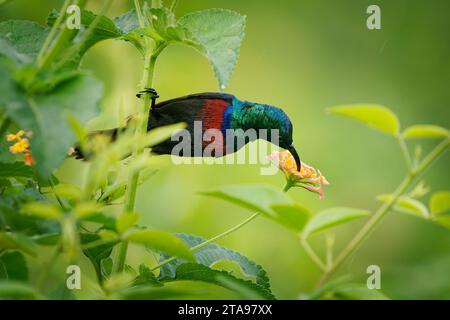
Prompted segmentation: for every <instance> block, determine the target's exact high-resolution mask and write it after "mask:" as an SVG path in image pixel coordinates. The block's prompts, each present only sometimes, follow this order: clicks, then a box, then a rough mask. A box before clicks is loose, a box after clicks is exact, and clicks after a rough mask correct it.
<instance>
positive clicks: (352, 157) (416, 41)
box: [0, 0, 450, 299]
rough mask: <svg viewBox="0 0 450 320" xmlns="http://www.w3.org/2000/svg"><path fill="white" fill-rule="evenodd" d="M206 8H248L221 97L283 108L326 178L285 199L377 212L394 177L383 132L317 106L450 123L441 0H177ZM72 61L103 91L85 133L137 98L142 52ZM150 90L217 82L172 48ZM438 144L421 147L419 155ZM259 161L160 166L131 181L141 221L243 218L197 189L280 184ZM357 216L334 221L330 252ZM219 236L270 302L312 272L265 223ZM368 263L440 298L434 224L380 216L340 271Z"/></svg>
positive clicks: (432, 174) (179, 227)
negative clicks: (265, 286)
mask: <svg viewBox="0 0 450 320" xmlns="http://www.w3.org/2000/svg"><path fill="white" fill-rule="evenodd" d="M101 3H102V2H101V1H92V0H91V1H88V8H90V9H92V10H93V11H94V12H95V11H98V10H99V8H100V6H101ZM61 4H62V1H50V0H46V1H38V0H14V1H12V2H11V3H8V4H7V5H5V6H3V7H2V9H1V12H0V19H1V20H2V21H3V20H7V19H29V20H34V21H37V22H39V23H41V24H44V23H45V19H46V15H47V14H48V12H49V11H50V10H51V9H52V8H59V7H60V6H61ZM370 4H378V5H379V6H380V7H381V15H382V29H381V30H373V31H371V30H368V29H367V28H366V18H367V16H368V15H367V14H366V8H367V7H368V6H369V5H370ZM131 7H132V1H127V0H116V1H114V4H113V6H112V7H111V8H110V10H109V11H108V16H109V17H114V16H117V15H120V14H122V13H124V12H126V11H128V10H129V9H130V8H131ZM214 7H220V8H229V9H232V10H235V11H238V12H239V13H241V14H245V15H247V29H246V36H245V38H244V41H243V45H242V48H241V55H240V59H239V62H238V64H237V67H236V69H235V71H234V74H233V77H232V79H231V82H230V84H229V86H228V88H227V89H226V91H227V92H230V93H233V94H235V95H237V96H238V97H239V98H241V99H245V100H251V101H256V102H263V103H267V104H272V105H276V106H279V107H282V108H283V109H284V110H285V111H286V112H287V113H288V115H289V116H290V117H291V119H292V121H293V124H294V142H295V145H296V147H297V149H298V150H299V152H300V155H301V156H302V160H303V161H305V162H307V163H308V164H311V165H313V166H315V167H317V168H320V170H321V171H322V173H324V175H325V176H326V177H327V179H328V180H329V181H330V182H331V185H330V186H329V187H327V188H326V196H325V198H324V199H323V200H319V198H318V196H317V195H315V194H311V193H308V192H307V191H305V190H303V189H301V190H300V189H293V190H291V191H290V193H289V194H290V196H291V197H292V198H293V199H295V200H296V201H297V202H298V203H301V204H303V205H305V206H306V207H308V208H310V209H312V210H313V211H318V210H320V209H324V208H327V207H331V206H350V207H356V208H359V207H360V208H368V209H370V210H371V211H374V210H376V208H377V207H378V206H379V202H377V201H376V199H375V197H376V195H378V194H381V193H386V192H391V191H393V189H394V188H395V187H396V186H397V184H398V183H399V182H400V180H401V179H402V177H403V176H404V174H405V166H404V164H403V159H402V156H401V153H400V150H399V148H398V146H397V145H396V143H395V141H394V140H393V139H391V138H389V137H387V136H384V135H382V134H379V133H377V132H375V131H372V130H370V129H367V128H366V127H364V126H362V125H360V124H357V123H354V122H352V121H350V120H347V119H342V118H335V117H332V116H328V115H327V114H326V108H327V107H329V106H333V105H338V104H347V103H359V102H363V103H364V102H369V103H378V104H382V105H386V106H387V107H389V108H391V109H392V110H393V111H394V112H395V113H396V114H397V115H398V116H399V118H400V121H401V125H402V127H403V128H405V127H407V126H409V125H412V124H417V123H430V124H436V125H440V126H443V127H447V128H449V127H450V104H449V103H450V89H449V88H450V81H449V80H450V59H449V57H450V41H449V31H450V19H449V13H450V2H449V1H447V0H442V1H424V0H420V1H419V0H414V1H413V0H410V1H407V0H397V1H375V0H371V1H365V0H340V1H331V0H328V1H325V0H314V1H313V0H307V1H291V0H278V1H261V0H246V1H238V0H222V1H219V0H209V1H206V0H203V1H201V0H189V1H188V0H184V1H183V0H181V1H180V4H179V6H178V8H177V15H178V16H181V15H183V14H185V13H187V12H190V11H195V10H201V9H207V8H214ZM83 67H84V68H87V69H90V70H92V71H93V73H94V74H95V75H96V76H97V77H98V78H99V79H101V80H102V81H103V83H104V86H105V97H104V100H103V103H102V108H103V110H102V113H101V115H100V116H99V117H98V118H97V119H94V120H93V121H92V123H90V124H89V126H90V128H108V127H113V126H116V125H117V123H118V122H119V116H118V114H120V112H119V110H120V108H121V106H122V108H124V109H125V111H124V112H125V115H126V114H131V113H133V112H134V111H135V110H136V107H137V106H136V105H137V100H136V99H135V97H134V94H135V92H136V91H137V84H138V81H139V79H140V77H141V74H142V60H141V57H140V56H139V54H138V53H137V52H136V50H135V49H134V48H133V47H132V46H131V45H129V44H127V43H124V42H121V41H114V40H108V41H104V42H102V43H100V44H98V45H96V46H95V47H94V48H93V49H92V50H91V51H90V52H89V53H88V54H87V57H86V58H85V60H84V61H83ZM154 86H155V88H157V90H158V93H159V94H160V96H161V99H169V98H173V97H176V96H180V95H185V94H189V93H195V92H203V91H217V90H218V87H217V81H216V80H215V78H214V76H213V72H212V70H211V68H210V66H209V64H208V62H207V60H206V59H205V58H203V57H202V56H201V55H199V54H198V53H197V52H196V51H194V50H192V49H190V48H187V47H183V46H171V47H169V48H168V49H167V50H166V51H165V52H164V53H163V54H162V55H161V57H160V59H159V61H158V63H157V67H156V74H155V82H154ZM435 142H436V141H429V142H426V143H425V144H424V146H425V151H426V150H429V148H431V147H432V146H433V144H434V143H435ZM412 147H413V145H411V150H412ZM166 160H167V163H169V159H166ZM449 160H450V154H449V153H447V154H445V155H444V156H443V157H442V158H441V159H439V161H438V162H437V163H435V165H434V166H433V167H432V168H431V170H429V171H428V172H427V173H426V175H425V176H424V177H423V178H424V180H425V181H426V183H427V184H428V185H429V186H430V187H431V189H432V190H433V191H438V190H444V189H448V188H449V180H450V173H449V169H448V168H449ZM86 166H87V164H85V163H81V162H77V161H74V160H67V161H66V162H65V163H64V164H63V166H62V167H61V169H60V170H59V171H58V174H57V176H58V177H59V178H60V180H61V181H63V182H73V181H78V182H81V180H82V177H83V174H82V173H83V172H85V169H86ZM259 169H260V167H259V166H258V165H222V166H221V165H206V164H205V165H181V166H173V165H170V163H169V165H168V166H166V167H165V168H164V169H163V170H162V171H161V172H159V173H158V174H157V175H156V176H155V177H153V178H152V179H150V180H148V181H147V182H146V183H145V184H144V185H143V186H141V188H140V189H139V192H138V196H137V211H138V212H140V213H142V215H143V219H142V223H143V224H145V225H147V226H152V227H156V228H161V229H165V230H169V231H173V232H187V233H193V234H197V235H200V236H202V237H205V238H207V237H211V236H214V235H216V234H218V233H221V232H222V231H224V230H226V229H227V228H229V227H231V226H233V225H235V224H237V223H238V222H240V221H241V220H243V219H244V218H245V217H247V216H248V215H249V213H250V212H246V211H245V210H243V209H241V208H238V207H235V206H233V205H231V204H228V203H225V202H223V201H221V200H217V199H210V198H206V197H203V196H201V195H198V194H197V192H198V191H202V190H208V189H209V188H212V187H215V186H220V185H225V184H234V183H269V184H273V185H275V186H279V187H280V188H281V187H282V186H283V183H284V178H283V177H282V174H281V173H279V174H277V175H275V176H262V175H260V174H259ZM428 197H429V195H426V196H425V197H424V199H423V200H424V201H428ZM362 223H363V222H355V223H352V224H350V225H348V226H345V227H339V228H336V229H333V231H334V232H335V233H336V238H337V240H336V250H338V249H340V248H342V247H343V246H344V245H345V244H346V242H347V241H348V240H349V239H351V237H352V235H353V234H354V233H355V231H356V230H357V229H358V228H359V227H360V226H361V225H362ZM220 244H222V245H224V246H227V247H229V248H233V249H235V250H237V251H239V252H241V253H243V254H244V255H246V256H248V257H250V258H251V259H254V260H255V261H257V262H258V263H260V264H261V265H262V266H263V267H264V268H265V269H266V270H267V271H268V274H269V276H270V278H271V283H272V287H273V291H274V293H275V295H277V297H279V298H287V299H293V298H297V297H298V296H299V294H300V293H302V292H307V291H309V290H312V289H313V287H314V284H315V282H316V281H317V279H318V277H319V276H320V273H319V271H318V270H317V269H316V268H315V267H314V265H313V264H312V263H311V262H310V261H309V260H308V258H307V257H306V255H305V253H304V252H303V250H302V249H301V248H300V246H299V243H298V240H297V238H296V236H295V235H293V234H291V233H290V232H289V231H287V230H285V229H283V228H282V227H281V226H279V225H276V224H274V223H272V222H271V221H268V220H266V219H264V218H258V219H257V220H256V221H254V222H252V223H251V224H249V225H247V226H245V228H243V229H241V230H239V231H238V232H236V233H234V234H232V235H230V236H229V237H227V238H225V239H223V240H221V241H220ZM312 244H313V246H315V247H316V248H317V249H318V251H319V252H321V253H323V236H317V237H316V238H314V239H313V241H312ZM129 257H130V261H131V262H132V264H134V265H136V264H138V263H139V262H140V261H142V260H144V261H146V262H148V263H151V262H152V261H153V258H152V257H148V254H147V253H145V252H144V251H142V250H140V249H139V248H135V247H132V248H131V251H130V253H129ZM372 264H375V265H379V266H380V267H381V270H382V289H383V290H384V292H385V293H386V295H388V296H389V297H391V298H450V274H449V270H450V231H449V230H446V229H444V228H442V227H440V226H437V225H433V224H431V223H428V222H426V221H423V220H420V219H417V218H414V217H411V216H405V215H400V214H397V213H391V214H390V215H389V216H388V217H387V218H386V219H385V220H384V221H383V222H382V223H381V224H380V225H379V226H378V228H377V229H376V231H375V232H374V233H373V234H372V235H371V236H370V237H369V238H368V240H367V241H366V242H365V243H364V245H363V246H362V247H361V248H360V249H359V250H358V251H357V253H356V254H355V255H354V256H353V258H351V259H350V260H349V261H348V263H346V264H345V265H344V267H343V268H342V269H341V270H340V273H341V274H344V273H351V274H354V275H357V276H358V275H359V276H362V277H365V272H366V268H367V266H368V265H372ZM86 266H87V264H86ZM87 268H88V267H87ZM363 279H364V278H363ZM208 290H209V291H208ZM207 293H208V294H207V297H210V298H227V297H230V293H228V292H225V290H219V289H216V288H213V287H208V289H207Z"/></svg>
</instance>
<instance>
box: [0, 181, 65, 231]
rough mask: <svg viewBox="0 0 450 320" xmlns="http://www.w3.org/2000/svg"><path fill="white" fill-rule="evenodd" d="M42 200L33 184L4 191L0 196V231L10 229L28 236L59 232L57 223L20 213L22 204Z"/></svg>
mask: <svg viewBox="0 0 450 320" xmlns="http://www.w3.org/2000/svg"><path fill="white" fill-rule="evenodd" d="M43 200H45V199H44V197H43V196H42V195H41V194H40V193H39V191H38V189H37V187H36V185H34V184H33V183H29V184H28V185H26V186H25V187H24V188H23V187H21V188H9V189H8V190H6V191H5V192H4V193H3V194H1V195H0V229H5V228H10V229H11V230H14V231H15V232H21V233H23V234H25V235H28V236H32V235H44V234H48V233H56V232H59V230H60V225H59V223H58V222H56V221H53V220H43V219H39V218H36V217H33V216H29V215H25V214H22V213H21V208H22V206H23V205H24V204H26V203H29V202H35V201H43Z"/></svg>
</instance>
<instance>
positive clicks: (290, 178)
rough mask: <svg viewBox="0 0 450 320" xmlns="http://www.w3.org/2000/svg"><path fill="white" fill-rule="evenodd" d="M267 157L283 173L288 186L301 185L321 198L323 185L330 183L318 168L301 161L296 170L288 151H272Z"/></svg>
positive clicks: (293, 160)
mask: <svg viewBox="0 0 450 320" xmlns="http://www.w3.org/2000/svg"><path fill="white" fill-rule="evenodd" d="M269 159H270V160H271V161H272V162H273V163H275V164H276V165H277V166H278V168H280V170H281V171H282V172H283V173H284V176H285V177H286V181H287V184H288V186H289V187H302V188H305V189H307V190H309V191H311V192H315V193H318V194H319V196H320V199H322V198H323V195H324V193H323V186H326V185H329V184H330V183H329V182H328V180H327V179H326V178H325V177H324V176H323V175H322V173H321V172H320V171H319V170H317V169H315V168H313V167H311V166H309V165H307V164H306V163H304V162H302V167H301V169H300V171H297V165H296V163H295V159H294V157H293V156H292V155H291V153H290V152H289V151H283V152H273V153H272V154H271V155H270V156H269Z"/></svg>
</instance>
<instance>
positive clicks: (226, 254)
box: [159, 233, 270, 289]
mask: <svg viewBox="0 0 450 320" xmlns="http://www.w3.org/2000/svg"><path fill="white" fill-rule="evenodd" d="M177 237H179V238H180V239H182V240H183V241H184V242H185V243H187V245H188V246H189V247H190V248H192V247H195V246H197V245H199V244H201V243H203V242H205V241H206V240H205V239H203V238H201V237H198V236H194V235H190V234H185V233H178V234H177ZM193 253H194V255H195V257H196V260H197V263H199V264H202V265H205V266H207V267H211V266H212V265H214V264H215V263H217V262H219V261H223V260H229V261H233V262H235V263H237V264H238V265H239V267H240V268H241V270H242V272H243V273H244V274H245V275H246V276H249V277H255V281H256V283H257V284H258V285H260V286H262V287H264V288H266V289H270V283H269V278H268V277H267V273H266V271H265V270H264V269H263V268H262V267H261V266H260V265H259V264H257V263H256V262H254V261H252V260H250V259H248V258H247V257H245V256H243V255H241V254H240V253H239V252H237V251H234V250H231V249H227V248H225V247H222V246H219V245H218V244H215V243H209V244H208V245H206V246H204V247H203V248H200V249H198V250H195V251H193ZM168 258H170V256H169V255H165V254H162V255H161V257H160V260H159V261H160V262H161V261H164V260H166V259H168ZM182 263H183V261H180V260H179V259H177V260H174V261H172V262H170V263H168V264H166V265H164V266H162V267H161V268H160V275H159V277H160V278H173V277H175V274H176V269H177V268H178V266H180V265H181V264H182Z"/></svg>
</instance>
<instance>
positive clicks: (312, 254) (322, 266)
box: [299, 235, 327, 272]
mask: <svg viewBox="0 0 450 320" xmlns="http://www.w3.org/2000/svg"><path fill="white" fill-rule="evenodd" d="M299 237H300V244H301V245H302V247H303V249H304V250H305V252H306V254H307V255H308V257H309V258H310V259H311V261H312V262H314V264H315V265H316V266H317V267H318V268H319V269H320V270H322V272H326V270H327V267H326V266H325V264H324V263H323V262H322V260H321V259H320V257H319V256H318V255H317V253H316V252H315V251H314V249H313V248H311V246H310V245H309V243H308V241H307V240H306V239H305V238H303V237H302V236H301V235H300V236H299Z"/></svg>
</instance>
